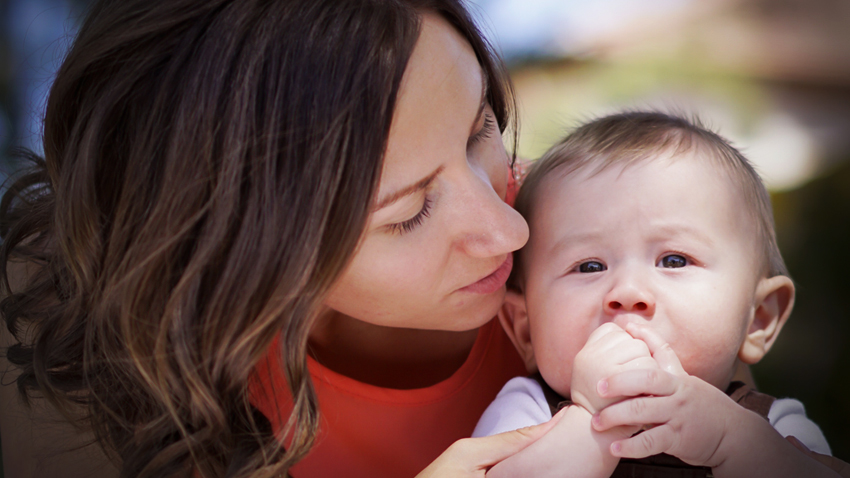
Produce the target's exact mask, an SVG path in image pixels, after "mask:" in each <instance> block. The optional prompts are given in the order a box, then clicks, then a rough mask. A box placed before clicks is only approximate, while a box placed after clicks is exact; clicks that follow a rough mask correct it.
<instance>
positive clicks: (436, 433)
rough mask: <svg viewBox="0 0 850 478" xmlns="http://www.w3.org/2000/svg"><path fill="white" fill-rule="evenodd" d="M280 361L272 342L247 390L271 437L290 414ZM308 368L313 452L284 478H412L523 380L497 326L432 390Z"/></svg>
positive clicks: (314, 364)
mask: <svg viewBox="0 0 850 478" xmlns="http://www.w3.org/2000/svg"><path fill="white" fill-rule="evenodd" d="M280 356H281V355H280V344H279V343H278V342H277V341H275V343H274V344H273V345H272V347H271V349H270V351H269V354H268V355H267V356H266V358H265V359H264V360H262V361H261V362H260V363H259V364H258V366H257V369H256V373H257V375H256V378H257V380H256V381H255V382H252V385H251V396H252V400H251V401H252V403H253V404H254V406H256V407H257V408H258V409H259V410H260V411H261V412H262V413H263V414H264V415H265V416H266V417H268V418H269V420H270V421H271V423H272V427H273V428H274V430H275V431H276V432H279V431H280V430H281V428H282V424H283V423H285V421H286V419H287V418H288V416H289V412H290V410H291V401H290V399H289V396H288V393H287V386H286V380H285V378H284V376H283V371H282V369H281V366H280V359H279V357H280ZM308 367H309V369H310V375H311V376H312V378H313V383H314V385H315V388H316V393H317V394H318V397H319V412H320V414H321V424H320V430H319V436H318V440H317V444H316V446H315V447H314V448H313V450H312V451H311V452H310V454H309V455H308V456H307V457H306V458H305V459H304V460H302V461H301V462H299V463H298V464H297V465H296V466H295V467H294V468H293V469H292V470H291V471H290V472H291V474H292V476H293V477H295V478H304V477H332V476H345V477H350V478H358V477H369V478H373V477H405V478H411V477H413V476H415V475H416V474H417V473H419V472H420V471H422V470H423V469H424V468H425V467H426V466H427V465H428V464H429V463H431V462H432V461H433V460H434V459H435V458H437V456H438V455H439V454H440V453H442V452H443V451H444V450H445V449H446V448H448V446H449V445H451V444H452V443H453V442H454V441H455V440H457V439H459V438H463V437H468V436H469V435H470V434H471V433H472V430H473V428H475V424H476V423H477V422H478V418H479V417H480V416H481V414H482V413H483V412H484V409H485V408H486V407H487V405H489V404H490V402H491V401H492V400H493V399H494V398H495V397H496V394H497V393H498V392H499V390H500V389H501V388H502V385H504V384H505V382H506V381H507V380H508V379H510V378H512V377H515V376H517V375H525V374H526V371H525V367H524V366H523V364H522V362H521V360H520V358H519V356H518V355H517V353H516V350H515V349H514V347H513V344H512V343H511V341H510V340H509V339H508V337H507V335H505V333H504V331H503V330H502V327H501V326H500V325H499V321H498V320H496V319H494V320H491V321H490V322H488V323H487V324H485V325H484V326H482V327H481V328H480V329H479V332H478V337H477V338H476V341H475V344H474V345H473V346H472V350H471V351H470V353H469V356H468V357H467V359H466V361H465V362H464V363H463V365H462V366H461V367H460V368H459V369H458V370H457V371H456V372H455V373H454V374H453V375H452V376H451V377H449V378H448V379H446V380H444V381H442V382H440V383H437V384H436V385H433V386H431V387H427V388H420V389H413V390H395V389H387V388H381V387H376V386H373V385H368V384H365V383H361V382H357V381H355V380H352V379H350V378H348V377H345V376H343V375H340V374H338V373H335V372H333V371H331V370H329V369H327V368H325V367H323V366H322V365H321V364H319V363H318V362H316V361H315V360H313V359H312V358H308ZM275 392H276V393H277V399H275V398H274V397H275Z"/></svg>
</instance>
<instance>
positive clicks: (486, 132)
mask: <svg viewBox="0 0 850 478" xmlns="http://www.w3.org/2000/svg"><path fill="white" fill-rule="evenodd" d="M495 131H496V118H494V117H493V114H492V113H490V112H489V111H485V112H484V124H483V125H481V129H479V130H478V131H477V132H476V133H475V134H473V135H472V136H471V137H470V138H469V141H468V142H467V143H466V147H467V149H469V148H471V147H472V146H474V145H476V144H478V143H480V142H482V141H484V140H485V139H488V138H490V137H491V136H493V133H494V132H495Z"/></svg>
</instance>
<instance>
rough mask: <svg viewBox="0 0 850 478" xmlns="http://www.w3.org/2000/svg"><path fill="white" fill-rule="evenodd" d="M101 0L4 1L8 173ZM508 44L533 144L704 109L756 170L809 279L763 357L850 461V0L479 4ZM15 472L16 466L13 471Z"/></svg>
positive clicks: (523, 147)
mask: <svg viewBox="0 0 850 478" xmlns="http://www.w3.org/2000/svg"><path fill="white" fill-rule="evenodd" d="M88 3H89V2H88V0H0V179H2V178H3V177H5V176H6V175H7V174H9V173H10V172H13V171H14V170H15V169H16V164H15V162H14V160H13V159H12V157H11V154H10V153H11V151H12V150H13V148H16V147H21V146H23V147H27V148H30V149H33V150H35V151H37V152H40V151H41V145H40V136H41V133H40V131H41V117H42V115H43V108H44V99H45V96H46V93H47V91H48V89H49V87H50V84H51V80H52V78H53V75H54V74H55V70H56V68H57V67H58V65H59V64H60V63H61V60H62V58H63V56H64V54H65V52H66V50H67V48H68V46H69V45H70V43H71V41H72V40H73V36H74V33H75V31H76V28H77V26H78V21H79V20H80V18H81V14H82V12H84V11H85V8H86V5H87V4H88ZM469 3H470V6H471V9H472V10H473V12H474V13H475V14H476V15H477V16H478V18H479V21H480V24H481V25H482V27H483V29H484V31H485V33H486V34H487V36H488V37H489V38H490V40H491V42H492V43H493V44H494V45H495V46H496V47H497V49H499V50H500V51H501V52H502V54H503V55H504V57H505V59H506V61H507V62H508V64H509V67H510V69H511V74H512V77H513V80H514V82H515V86H516V90H517V96H518V101H519V107H520V130H519V134H520V146H519V151H518V153H519V155H520V156H521V157H524V158H536V157H538V156H539V155H540V154H541V153H542V152H543V151H545V150H546V149H547V148H548V146H549V145H551V144H552V143H553V142H554V141H555V140H557V139H559V138H560V137H562V136H563V135H564V133H565V132H566V131H567V130H568V129H570V128H573V127H575V126H577V125H578V124H579V123H580V122H582V121H584V120H587V119H589V118H593V117H596V116H599V115H603V114H607V113H610V112H613V111H616V110H619V109H622V108H632V109H634V108H663V109H665V110H667V111H676V112H682V113H685V114H692V113H698V114H699V115H700V117H701V118H702V119H703V121H704V122H705V123H706V124H708V125H709V126H710V127H711V128H712V129H715V130H717V131H719V132H720V133H721V134H722V135H724V136H726V137H728V138H729V139H731V140H732V142H733V143H734V144H735V145H736V146H738V147H739V149H741V150H742V151H743V152H744V154H745V155H746V156H747V157H749V158H750V159H751V160H752V161H753V162H754V163H755V164H756V166H757V168H758V170H759V172H760V173H761V174H762V176H763V177H764V179H765V181H766V183H767V185H768V187H769V189H770V190H771V193H772V196H773V201H774V208H775V215H776V222H777V231H778V235H779V245H780V248H781V249H782V252H783V255H784V257H785V260H786V262H787V263H788V267H789V269H790V271H791V274H792V276H793V278H794V280H795V281H796V283H797V286H798V295H797V303H796V306H795V309H794V313H793V314H792V317H791V320H790V322H789V323H788V325H787V326H786V328H785V329H784V331H783V333H782V335H781V336H780V338H779V340H778V342H777V343H776V345H775V347H774V348H773V350H772V351H771V352H770V354H768V355H767V357H766V358H765V359H764V360H763V361H762V362H761V363H760V364H758V365H756V366H755V367H754V368H753V372H754V375H755V378H756V381H757V383H758V386H759V388H760V389H761V390H762V391H765V392H767V393H769V394H771V395H774V396H778V397H785V396H790V397H794V398H797V399H799V400H801V401H802V402H803V403H804V404H805V406H806V409H807V412H808V414H809V416H810V417H811V418H812V419H813V420H814V421H815V422H817V423H818V424H819V425H820V426H821V428H822V429H823V431H824V433H825V434H826V437H827V439H828V440H829V442H830V445H831V446H832V449H833V453H834V454H835V455H836V456H838V457H839V458H842V459H843V460H845V461H850V240H848V238H850V1H847V0H711V1H705V0H702V1H699V0H653V1H646V0H597V1H594V2H588V1H579V0H470V2H469ZM0 478H2V467H0Z"/></svg>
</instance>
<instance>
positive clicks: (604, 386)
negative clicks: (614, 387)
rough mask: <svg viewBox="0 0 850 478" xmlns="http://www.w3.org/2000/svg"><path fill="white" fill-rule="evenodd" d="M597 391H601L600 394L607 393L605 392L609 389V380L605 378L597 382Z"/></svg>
mask: <svg viewBox="0 0 850 478" xmlns="http://www.w3.org/2000/svg"><path fill="white" fill-rule="evenodd" d="M596 391H597V392H599V395H605V392H607V391H608V380H605V379H604V378H603V379H602V380H600V381H599V383H598V384H596Z"/></svg>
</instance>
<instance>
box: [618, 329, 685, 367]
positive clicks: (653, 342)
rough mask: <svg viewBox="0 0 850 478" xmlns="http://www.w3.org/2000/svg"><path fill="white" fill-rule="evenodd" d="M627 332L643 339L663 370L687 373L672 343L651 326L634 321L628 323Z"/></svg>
mask: <svg viewBox="0 0 850 478" xmlns="http://www.w3.org/2000/svg"><path fill="white" fill-rule="evenodd" d="M626 332H628V333H629V335H631V336H632V337H634V338H636V339H640V340H642V341H643V342H644V343H646V345H647V347H649V351H650V353H651V354H652V358H654V359H655V361H656V362H658V366H659V367H661V369H662V370H664V371H667V372H670V373H672V374H674V375H687V373H686V372H685V369H684V368H682V363H681V362H680V361H679V357H678V356H677V355H676V352H674V351H673V348H672V347H670V344H668V343H667V341H666V340H664V339H663V338H661V336H660V335H658V334H657V333H656V332H655V331H653V330H652V329H650V328H649V327H646V326H643V325H638V324H636V323H634V322H631V323H628V324H626Z"/></svg>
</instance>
